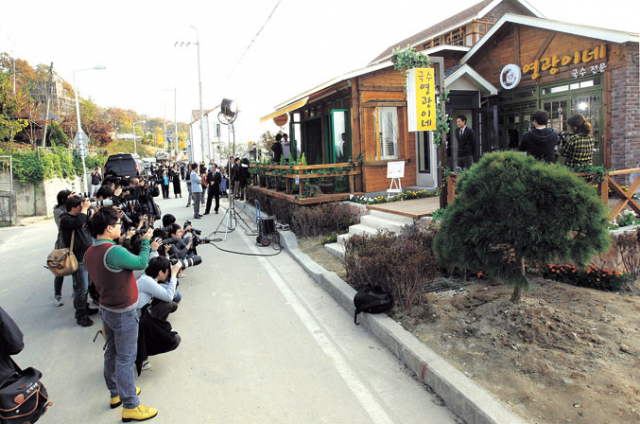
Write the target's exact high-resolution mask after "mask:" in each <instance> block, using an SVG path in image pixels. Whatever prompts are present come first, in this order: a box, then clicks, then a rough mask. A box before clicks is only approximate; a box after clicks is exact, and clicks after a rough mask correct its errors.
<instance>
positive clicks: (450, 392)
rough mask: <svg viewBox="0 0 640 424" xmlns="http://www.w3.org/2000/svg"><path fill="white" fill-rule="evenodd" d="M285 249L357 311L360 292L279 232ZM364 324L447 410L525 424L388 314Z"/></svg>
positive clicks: (480, 423)
mask: <svg viewBox="0 0 640 424" xmlns="http://www.w3.org/2000/svg"><path fill="white" fill-rule="evenodd" d="M279 234H280V240H281V242H282V245H283V247H284V248H285V249H286V250H287V251H288V252H289V254H291V256H292V257H293V258H294V259H295V260H296V262H298V263H299V264H300V265H301V266H302V267H303V268H304V269H305V270H306V271H307V272H308V273H309V275H310V276H311V277H312V278H313V279H314V281H315V282H316V283H318V284H319V285H320V286H322V287H323V288H324V290H325V291H327V292H328V293H329V294H331V296H332V297H333V298H334V299H335V300H336V301H337V302H338V303H339V304H340V305H342V307H343V308H345V309H346V310H347V311H348V312H349V313H351V314H353V313H354V312H355V307H354V305H353V297H354V296H355V294H356V291H355V290H354V289H353V288H352V287H351V286H349V285H348V284H347V283H346V282H344V281H343V280H342V279H341V278H340V277H338V275H337V274H336V273H335V272H329V271H327V270H325V269H324V268H322V267H321V266H320V265H318V264H317V263H315V262H314V261H313V260H312V259H311V258H310V257H309V256H308V255H306V254H305V253H302V252H300V250H299V249H298V240H297V238H296V235H295V234H294V233H292V232H290V231H287V232H282V231H279ZM359 321H360V325H361V326H362V327H364V328H366V329H367V330H368V331H369V332H371V333H372V334H373V335H375V336H376V337H377V338H378V339H379V340H380V341H381V342H382V344H383V345H384V346H385V347H387V349H389V350H390V351H391V352H392V353H393V354H394V355H396V356H397V357H398V358H399V359H400V360H401V361H402V362H403V363H404V365H405V366H406V367H407V368H409V369H410V370H411V371H413V373H414V374H415V375H416V376H417V378H418V380H419V381H420V382H422V383H424V384H427V385H428V386H429V387H431V388H432V389H433V391H434V392H435V393H436V394H437V395H438V396H440V397H441V398H442V399H443V400H444V402H445V404H446V405H447V407H449V408H450V409H451V410H452V411H453V412H454V413H455V414H456V415H458V416H459V417H460V418H462V419H464V420H465V421H466V422H467V423H469V424H521V423H524V421H523V420H522V419H521V418H520V417H518V416H517V415H515V414H514V413H513V412H511V411H509V410H508V409H507V408H505V407H504V406H503V405H502V404H501V403H500V402H498V401H497V400H496V399H494V398H493V396H492V395H491V394H490V393H489V392H487V391H486V390H484V389H482V388H481V387H479V386H478V385H476V384H475V383H474V382H473V381H471V380H470V379H469V378H468V377H467V376H465V375H464V374H463V373H462V372H460V371H458V370H457V369H456V368H454V367H453V366H452V365H451V364H449V363H448V362H447V361H445V360H444V359H443V358H442V357H441V356H440V355H438V354H437V353H435V352H434V351H433V350H431V349H430V348H429V347H427V346H426V345H425V344H424V343H422V342H421V341H419V340H418V339H417V338H416V337H415V336H413V335H412V334H411V333H409V332H408V331H406V330H405V329H404V328H402V326H400V324H398V323H397V322H395V321H394V320H393V319H391V318H389V317H388V316H387V315H386V314H380V315H371V314H367V313H363V314H361V315H360V317H359Z"/></svg>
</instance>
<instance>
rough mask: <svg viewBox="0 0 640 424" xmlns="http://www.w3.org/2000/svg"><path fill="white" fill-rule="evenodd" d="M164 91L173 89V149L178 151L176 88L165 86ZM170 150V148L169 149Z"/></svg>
mask: <svg viewBox="0 0 640 424" xmlns="http://www.w3.org/2000/svg"><path fill="white" fill-rule="evenodd" d="M164 91H173V128H174V133H173V149H174V151H175V152H176V155H177V152H178V90H177V89H176V88H175V87H173V88H165V89H164ZM169 150H171V149H169Z"/></svg>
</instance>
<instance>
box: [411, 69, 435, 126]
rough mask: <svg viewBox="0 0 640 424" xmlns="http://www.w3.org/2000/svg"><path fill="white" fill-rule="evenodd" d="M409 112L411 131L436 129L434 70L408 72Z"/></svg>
mask: <svg viewBox="0 0 640 424" xmlns="http://www.w3.org/2000/svg"><path fill="white" fill-rule="evenodd" d="M407 110H408V117H409V119H408V121H409V122H408V124H409V131H433V130H435V129H436V113H437V111H436V86H435V72H434V70H433V68H414V69H411V70H409V71H407Z"/></svg>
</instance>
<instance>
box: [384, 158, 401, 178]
mask: <svg viewBox="0 0 640 424" xmlns="http://www.w3.org/2000/svg"><path fill="white" fill-rule="evenodd" d="M387 178H404V161H399V162H387Z"/></svg>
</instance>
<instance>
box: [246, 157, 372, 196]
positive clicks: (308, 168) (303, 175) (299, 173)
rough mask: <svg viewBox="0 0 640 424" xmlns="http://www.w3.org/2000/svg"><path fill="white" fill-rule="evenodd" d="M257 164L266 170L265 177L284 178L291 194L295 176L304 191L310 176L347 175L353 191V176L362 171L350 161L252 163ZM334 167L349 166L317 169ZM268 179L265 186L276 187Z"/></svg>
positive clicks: (287, 190)
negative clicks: (325, 171) (319, 163)
mask: <svg viewBox="0 0 640 424" xmlns="http://www.w3.org/2000/svg"><path fill="white" fill-rule="evenodd" d="M254 166H257V167H258V168H261V169H264V170H266V171H265V172H264V175H265V176H266V177H272V176H277V177H283V178H286V189H285V192H286V193H287V194H291V191H292V190H291V188H292V186H293V184H294V182H295V180H296V178H297V179H298V183H299V185H300V193H304V188H305V184H306V180H308V179H311V178H323V177H341V176H348V177H349V192H351V193H354V192H355V191H356V190H355V187H356V181H355V177H356V175H359V174H360V173H362V171H361V170H360V169H359V168H360V166H359V165H355V167H353V165H352V163H350V162H344V163H329V164H323V165H293V166H290V165H262V164H257V165H254ZM334 168H349V170H348V171H347V170H344V171H340V172H332V173H324V172H323V173H318V172H317V171H319V170H326V169H334ZM276 169H277V170H286V171H289V172H288V173H286V174H282V175H280V174H275V173H274V172H272V171H271V170H276ZM313 171H316V172H313ZM255 177H256V178H258V175H257V174H256V175H255ZM269 180H270V179H269V178H267V179H266V184H267V188H276V187H270V181H269Z"/></svg>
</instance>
